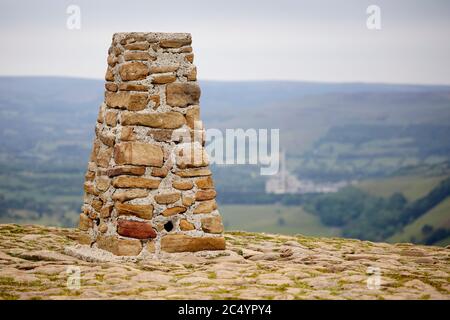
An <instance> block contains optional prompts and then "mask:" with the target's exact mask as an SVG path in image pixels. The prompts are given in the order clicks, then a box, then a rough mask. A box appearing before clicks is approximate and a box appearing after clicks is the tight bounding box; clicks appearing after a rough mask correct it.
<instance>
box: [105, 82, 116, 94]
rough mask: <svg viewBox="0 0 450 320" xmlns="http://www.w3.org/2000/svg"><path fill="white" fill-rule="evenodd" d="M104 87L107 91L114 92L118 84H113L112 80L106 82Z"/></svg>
mask: <svg viewBox="0 0 450 320" xmlns="http://www.w3.org/2000/svg"><path fill="white" fill-rule="evenodd" d="M105 89H106V90H108V91H112V92H116V91H117V89H118V86H117V84H115V83H113V82H107V83H105Z"/></svg>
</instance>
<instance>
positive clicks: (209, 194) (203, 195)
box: [195, 189, 216, 201]
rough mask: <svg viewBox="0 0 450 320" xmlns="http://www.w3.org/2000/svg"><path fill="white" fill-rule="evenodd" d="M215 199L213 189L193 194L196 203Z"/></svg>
mask: <svg viewBox="0 0 450 320" xmlns="http://www.w3.org/2000/svg"><path fill="white" fill-rule="evenodd" d="M215 197H216V190H214V189H206V190H199V191H197V192H196V193H195V200H196V201H203V200H211V199H214V198H215Z"/></svg>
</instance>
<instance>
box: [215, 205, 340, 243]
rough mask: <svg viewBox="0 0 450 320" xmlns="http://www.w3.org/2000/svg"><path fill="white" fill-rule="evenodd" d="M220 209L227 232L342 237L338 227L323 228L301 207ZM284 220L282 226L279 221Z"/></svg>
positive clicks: (230, 206)
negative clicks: (243, 231) (240, 231)
mask: <svg viewBox="0 0 450 320" xmlns="http://www.w3.org/2000/svg"><path fill="white" fill-rule="evenodd" d="M219 210H220V212H221V214H222V217H223V219H224V224H225V228H226V229H227V230H245V231H252V232H267V233H280V234H297V233H299V234H303V235H310V236H339V235H340V230H339V229H338V228H330V227H327V226H324V225H323V224H322V223H321V222H320V220H319V218H318V217H317V216H314V215H312V214H310V213H308V212H306V211H304V210H303V209H302V207H300V206H290V207H286V206H282V205H222V206H220V207H219ZM280 219H282V220H283V221H284V224H283V225H280V224H279V223H278V221H279V220H280Z"/></svg>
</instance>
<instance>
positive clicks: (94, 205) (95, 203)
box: [91, 198, 103, 212]
mask: <svg viewBox="0 0 450 320" xmlns="http://www.w3.org/2000/svg"><path fill="white" fill-rule="evenodd" d="M91 206H92V208H94V210H95V211H97V212H100V210H101V209H102V207H103V201H102V200H100V199H98V198H94V199H93V200H92V202H91Z"/></svg>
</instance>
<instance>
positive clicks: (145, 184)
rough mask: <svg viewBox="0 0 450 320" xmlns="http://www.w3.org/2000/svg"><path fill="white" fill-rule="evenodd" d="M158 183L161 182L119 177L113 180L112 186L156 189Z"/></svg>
mask: <svg viewBox="0 0 450 320" xmlns="http://www.w3.org/2000/svg"><path fill="white" fill-rule="evenodd" d="M160 182H161V180H158V179H149V178H141V177H128V176H120V177H117V178H115V179H114V180H113V186H114V187H115V188H145V189H156V188H158V186H159V184H160Z"/></svg>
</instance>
